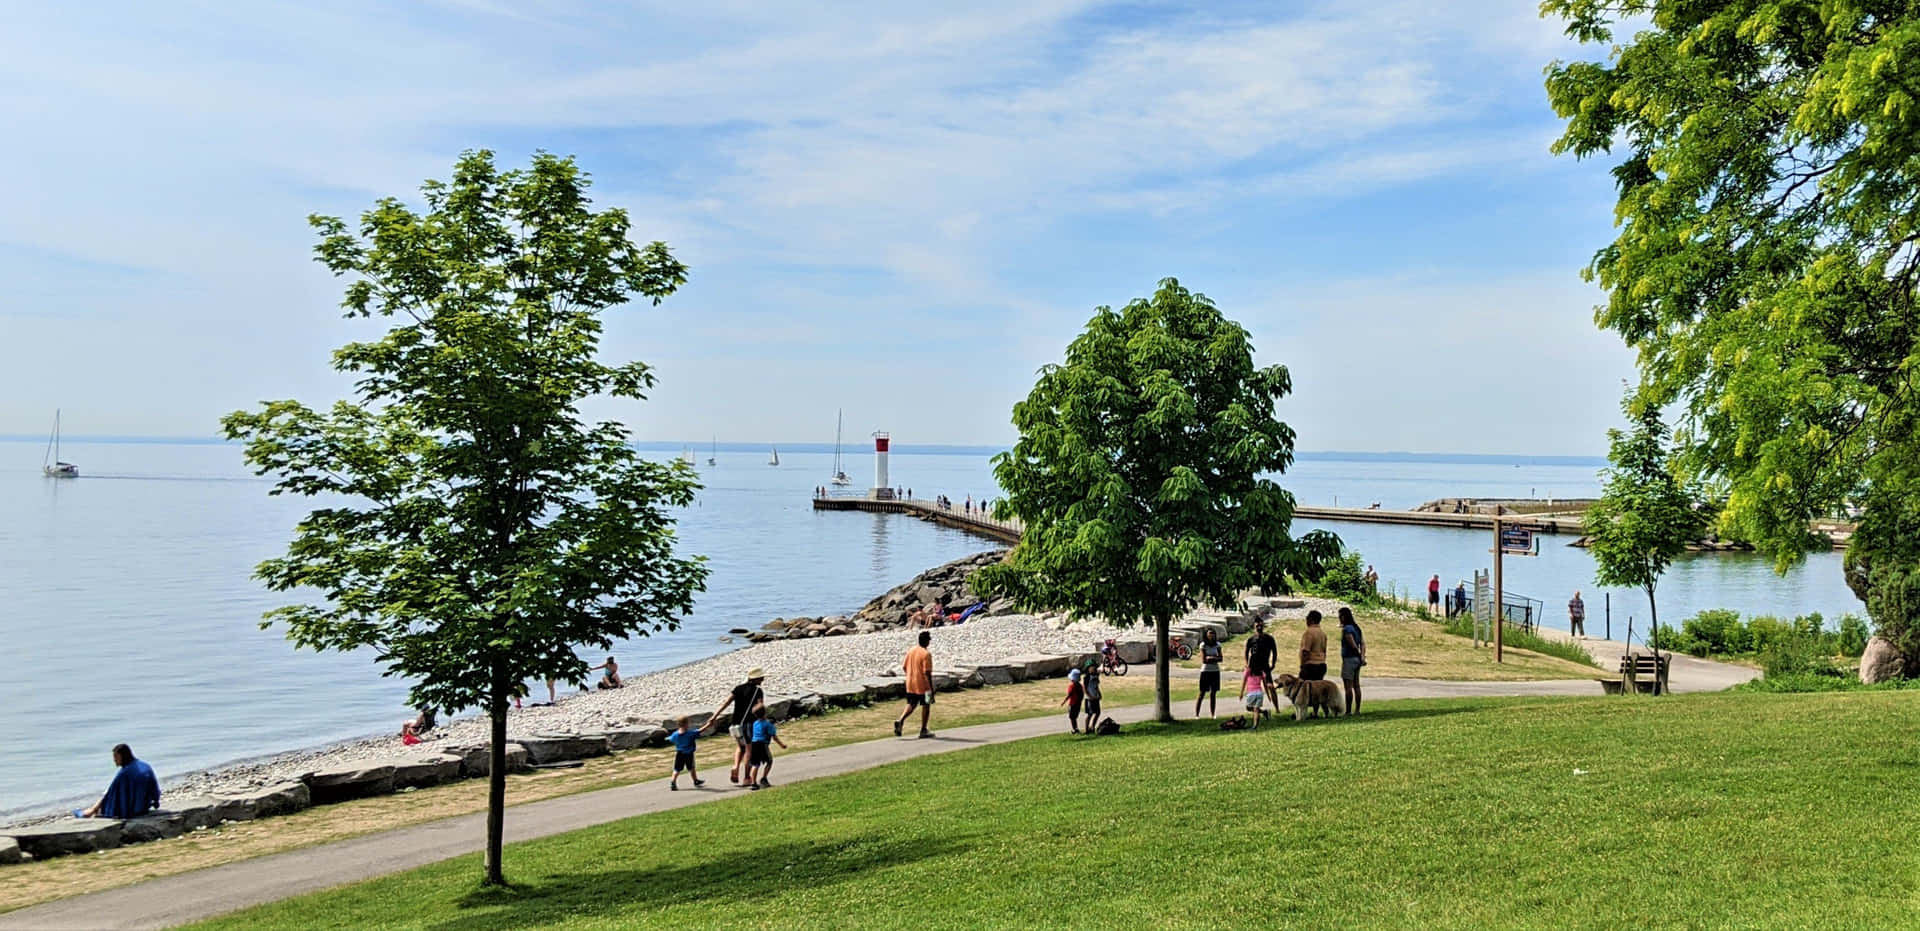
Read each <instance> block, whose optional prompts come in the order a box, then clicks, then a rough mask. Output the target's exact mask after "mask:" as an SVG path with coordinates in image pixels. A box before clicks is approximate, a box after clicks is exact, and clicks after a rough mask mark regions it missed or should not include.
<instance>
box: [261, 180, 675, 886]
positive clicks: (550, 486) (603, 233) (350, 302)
mask: <svg viewBox="0 0 1920 931" xmlns="http://www.w3.org/2000/svg"><path fill="white" fill-rule="evenodd" d="M587 187H588V179H587V176H586V175H585V174H584V173H583V172H581V171H580V169H579V168H577V167H576V166H575V165H574V163H573V160H572V159H570V158H558V157H555V156H552V155H548V154H545V153H541V154H539V155H537V156H535V158H534V159H533V163H532V165H531V166H529V167H528V168H525V169H521V170H514V171H507V172H501V171H499V170H498V169H496V167H495V165H494V160H493V157H492V154H491V153H488V152H485V151H480V152H470V153H467V154H465V155H463V156H462V157H461V159H460V161H459V163H458V164H457V165H456V166H455V168H454V173H453V179H452V181H450V182H445V183H443V182H439V181H429V182H427V183H426V184H425V185H424V187H423V188H422V194H423V199H424V201H425V205H426V210H425V212H416V211H415V210H413V209H411V208H409V207H407V206H406V205H404V204H402V203H401V202H400V201H398V200H393V199H384V200H380V201H378V202H376V203H375V205H374V206H373V208H372V209H370V210H368V211H366V212H365V213H364V214H362V215H361V217H360V222H359V223H358V224H357V225H356V226H353V227H349V226H348V224H347V223H346V222H345V221H343V220H340V219H338V218H334V217H321V216H316V217H313V218H312V220H311V222H312V224H313V226H314V228H315V229H316V230H317V231H318V233H319V236H320V242H319V245H318V246H317V247H316V248H315V253H316V255H317V256H318V258H319V261H320V262H321V263H322V264H324V265H326V267H327V268H329V269H331V270H332V271H333V272H334V273H335V274H336V275H340V276H343V277H346V278H348V279H350V282H349V284H348V285H347V288H346V299H345V302H344V306H345V307H346V310H347V317H349V318H354V319H366V318H373V317H380V318H392V319H394V320H395V324H394V325H393V326H392V328H391V329H388V330H387V331H386V332H385V333H384V334H383V335H381V336H380V337H379V338H377V339H374V340H372V341H370V342H354V343H348V344H347V345H346V346H344V347H342V348H340V349H339V350H338V351H336V352H335V354H334V367H335V368H336V369H338V370H340V371H343V372H347V373H351V374H352V375H353V376H354V379H355V381H354V395H355V398H354V400H353V401H352V402H341V403H338V404H336V405H334V406H333V407H332V409H331V410H327V411H318V410H313V409H310V408H308V407H307V406H305V405H303V404H301V403H299V402H297V401H274V402H269V403H267V404H265V405H264V406H263V407H261V408H260V409H259V410H257V411H251V412H249V411H241V412H237V413H233V414H230V415H228V416H227V417H226V418H225V420H224V421H223V425H224V427H225V429H226V433H227V436H228V437H230V438H233V439H243V440H245V441H246V442H247V447H246V456H247V460H248V461H249V462H250V463H251V464H252V465H253V466H254V467H255V468H256V469H257V470H258V471H259V472H260V473H261V474H269V475H273V476H276V477H277V483H276V484H275V486H274V489H273V492H272V493H273V494H276V495H277V494H283V493H290V494H298V495H306V496H313V497H317V498H320V499H321V502H320V503H319V506H318V507H316V509H315V510H314V511H313V512H312V513H311V514H309V515H308V516H307V518H306V519H305V520H303V521H301V522H300V524H299V526H298V527H297V528H296V531H295V536H294V539H293V542H292V543H291V545H290V546H289V547H288V549H287V553H286V555H285V556H282V557H280V558H277V559H270V560H268V561H266V562H264V563H261V564H260V567H259V570H258V575H259V577H260V578H261V579H262V580H264V581H265V582H266V584H267V586H268V587H270V588H272V589H274V590H276V591H285V592H298V593H301V594H303V595H308V596H311V597H310V599H309V600H307V601H306V602H304V603H299V604H291V605H287V606H285V607H281V608H276V609H274V610H273V611H271V612H269V613H268V614H267V619H268V620H267V621H266V622H265V623H263V624H262V626H263V627H265V626H268V625H270V624H272V623H274V622H276V621H277V622H279V623H282V624H284V625H285V627H286V632H287V637H288V639H290V640H292V641H293V642H294V643H295V644H298V645H299V646H302V647H307V648H311V649H315V650H352V649H356V648H361V647H367V648H371V649H372V650H373V652H374V655H375V656H376V657H377V658H378V660H379V662H380V664H381V666H382V669H383V674H384V675H392V676H401V677H404V678H406V679H408V680H411V681H413V682H414V683H415V684H414V685H413V686H412V694H411V697H412V699H413V701H414V702H415V703H417V704H419V705H422V706H432V707H441V708H447V709H459V708H468V707H474V706H478V707H480V708H482V709H483V710H484V711H485V712H486V713H487V714H488V715H489V716H490V717H491V719H492V722H491V723H492V753H491V759H492V767H491V775H490V781H491V784H490V786H489V791H488V817H487V856H486V881H487V882H488V883H491V884H498V883H501V882H503V881H504V876H503V873H502V870H501V864H500V844H501V835H502V829H503V824H504V817H505V815H504V811H505V800H506V735H507V705H508V701H509V699H510V698H511V697H512V696H513V694H514V692H515V691H516V690H517V689H518V688H519V687H520V684H521V683H522V682H524V681H526V680H528V679H540V678H548V677H551V678H559V679H567V680H577V679H581V678H583V677H584V676H585V673H586V668H585V664H584V663H583V662H582V661H581V660H580V659H579V658H578V657H577V656H575V654H574V647H575V646H577V645H584V646H591V647H595V648H598V649H602V650H604V649H606V648H608V647H609V646H610V645H611V643H612V641H614V640H616V639H619V638H625V637H629V636H634V635H641V634H646V633H648V632H652V631H657V630H661V629H670V628H672V627H674V626H676V625H677V624H678V618H679V616H680V615H681V614H683V613H684V612H686V611H687V610H688V609H689V608H690V607H691V604H692V598H693V594H694V592H696V591H698V590H699V589H701V588H702V587H703V586H704V582H705V578H706V568H705V566H704V565H703V561H702V560H700V559H698V558H686V557H681V556H678V555H676V554H675V552H674V546H673V544H674V534H673V517H672V513H671V509H672V508H674V507H678V506H684V505H686V504H688V503H690V501H691V500H692V497H693V494H694V492H695V490H696V488H697V485H696V484H695V482H694V479H693V476H692V472H691V470H690V469H689V468H687V467H685V466H682V465H679V464H677V463H676V464H672V465H661V464H654V463H650V462H646V461H644V460H642V459H640V458H639V456H638V455H637V454H636V453H635V452H634V450H633V448H632V447H631V446H630V445H629V444H628V442H627V431H626V429H625V428H624V427H623V426H621V425H620V424H618V423H588V422H585V421H584V420H583V419H582V418H581V416H580V411H579V405H580V403H581V402H582V401H583V400H585V399H587V398H589V397H594V396H612V397H620V398H631V399H636V400H638V399H641V398H643V396H644V395H643V392H644V391H645V390H646V389H647V388H649V387H650V386H652V384H653V381H654V378H653V375H652V373H651V372H649V370H648V369H647V367H646V366H645V365H643V364H641V363H639V362H628V363H625V364H622V365H606V364H603V363H601V362H600V361H598V359H597V350H598V347H599V343H600V336H601V315H602V314H603V313H604V312H606V311H607V310H608V309H610V308H613V307H616V306H618V305H620V304H623V303H625V302H626V301H627V300H628V299H629V297H631V296H632V295H635V294H639V295H643V296H645V297H648V298H651V299H652V300H653V301H654V302H655V303H658V302H659V301H660V299H661V298H663V297H665V296H666V295H668V294H671V293H672V292H673V291H674V289H675V288H676V287H677V286H678V285H680V284H681V283H682V282H683V281H684V280H685V276H686V268H685V267H684V266H683V265H681V263H680V262H678V261H677V260H675V259H674V258H673V256H672V255H671V254H670V253H669V252H668V250H667V247H666V246H665V245H664V244H662V243H658V242H655V243H652V244H651V245H647V246H637V245H635V244H634V243H633V242H631V241H630V240H629V239H628V222H627V216H626V214H625V213H624V212H623V211H621V210H617V209H612V210H603V211H599V212H595V211H593V210H592V209H590V205H589V202H588V200H587V196H586V194H587Z"/></svg>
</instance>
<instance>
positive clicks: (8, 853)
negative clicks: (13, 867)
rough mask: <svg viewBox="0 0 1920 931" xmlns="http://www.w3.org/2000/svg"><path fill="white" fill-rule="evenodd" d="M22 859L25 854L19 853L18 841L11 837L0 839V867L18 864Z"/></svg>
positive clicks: (24, 857)
mask: <svg viewBox="0 0 1920 931" xmlns="http://www.w3.org/2000/svg"><path fill="white" fill-rule="evenodd" d="M24 859H26V854H23V853H21V852H20V842H19V841H17V840H14V839H13V838H11V837H0V866H5V865H7V864H9V863H19V862H20V861H21V860H24Z"/></svg>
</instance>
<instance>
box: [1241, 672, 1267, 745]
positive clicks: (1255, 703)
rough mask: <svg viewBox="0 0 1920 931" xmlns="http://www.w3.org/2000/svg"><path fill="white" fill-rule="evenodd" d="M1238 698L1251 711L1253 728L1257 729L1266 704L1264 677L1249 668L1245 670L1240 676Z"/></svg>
mask: <svg viewBox="0 0 1920 931" xmlns="http://www.w3.org/2000/svg"><path fill="white" fill-rule="evenodd" d="M1240 700H1241V702H1242V703H1244V704H1245V705H1246V706H1247V710H1248V711H1251V712H1253V730H1256V731H1257V730H1259V729H1260V718H1261V716H1262V715H1265V714H1266V711H1265V710H1264V709H1265V708H1266V704H1267V693H1266V683H1265V677H1263V676H1261V675H1260V674H1259V673H1257V672H1254V671H1253V670H1251V669H1249V670H1247V673H1246V675H1244V676H1242V677H1240Z"/></svg>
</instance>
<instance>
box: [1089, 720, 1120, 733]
mask: <svg viewBox="0 0 1920 931" xmlns="http://www.w3.org/2000/svg"><path fill="white" fill-rule="evenodd" d="M1093 732H1094V733H1095V734H1098V735H1100V736H1101V737H1112V736H1113V735H1115V734H1118V733H1120V722H1119V721H1115V720H1114V719H1112V718H1101V719H1100V724H1099V726H1098V727H1095V728H1094V729H1093Z"/></svg>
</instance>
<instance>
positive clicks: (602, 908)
mask: <svg viewBox="0 0 1920 931" xmlns="http://www.w3.org/2000/svg"><path fill="white" fill-rule="evenodd" d="M1368 710H1369V713H1368V714H1367V715H1364V716H1362V717H1360V718H1357V719H1352V720H1332V721H1318V722H1307V723H1305V724H1294V723H1292V722H1287V723H1286V724H1283V725H1280V726H1276V727H1271V728H1265V729H1262V730H1261V731H1259V732H1257V733H1223V732H1220V731H1218V730H1215V729H1207V728H1204V727H1201V726H1197V725H1183V726H1178V727H1174V728H1170V729H1160V728H1149V727H1134V728H1129V729H1128V732H1127V733H1126V734H1123V735H1121V736H1120V737H1117V738H1107V739H1094V740H1087V739H1071V738H1068V737H1064V736H1062V737H1050V738H1042V739H1038V740H1031V741H1025V742H1021V743H1015V744H1006V745H1000V746H990V747H982V748H979V749H975V750H969V751H965V752H962V753H957V754H949V755H945V756H941V757H935V758H928V759H922V760H915V761H911V762H907V763H902V764H897V765H893V766H888V767H883V768H881V769H876V770H871V771H867V772H862V773H855V774H852V775H849V776H845V777H841V778H837V779H831V780H823V781H819V782H815V783H810V784H797V785H793V786H781V787H779V788H778V789H776V790H775V791H772V792H763V793H758V794H754V795H743V796H741V797H737V798H733V799H729V800H726V801H722V802H717V803H713V804H707V805H700V806H696V807H693V808H688V809H683V810H679V811H675V812H670V813H665V814H659V815H652V816H647V817H644V818H637V819H632V820H629V821H625V822H621V823H618V824H612V825H607V826H604V827H600V828H595V829H590V830H586V831H581V832H578V833H575V834H570V835H565V836H561V837H555V838H549V839H546V840H541V841H533V842H529V843H525V844H520V845H516V846H514V847H511V848H509V849H508V852H507V870H508V873H509V875H510V876H511V877H512V878H514V879H515V880H516V881H518V882H519V883H520V884H521V885H520V886H519V887H517V888H515V889H512V890H507V891H493V892H481V891H476V886H475V880H476V879H477V877H478V875H479V863H478V859H477V857H466V858H462V859H459V860H454V861H450V862H447V863H443V864H437V865H434V866H430V867H427V868H425V869H421V870H417V871H414V872H411V873H406V874H402V875H399V876H395V877H391V878H388V879H384V880H377V881H373V882H369V883H364V884H361V885H357V886H350V887H346V888H343V889H338V890H334V891H331V892H326V893H321V894H318V895H314V896H309V897H306V898H302V899H296V900H292V901H289V902H284V903H280V904H277V905H273V906H268V907H264V908H260V909H254V910H251V911H248V912H243V913H240V914H237V915H234V916H231V917H230V918H228V919H226V920H225V921H223V922H219V923H217V924H216V925H215V926H226V927H234V928H288V929H293V928H301V929H304V928H315V927H356V928H358V927H368V928H376V927H377V928H432V929H441V931H455V929H476V931H477V929H491V928H515V927H529V926H538V927H542V928H614V927H622V928H624V927H662V928H674V929H684V928H707V927H768V928H794V927H872V928H889V929H897V928H902V927H906V928H958V927H1021V928H1025V927H1035V926H1047V927H1060V926H1081V927H1095V926H1119V925H1122V924H1124V925H1128V926H1157V927H1193V928H1210V929H1211V928H1232V927H1254V926H1260V927H1286V926H1290V925H1298V924H1299V923H1301V922H1307V923H1309V926H1312V927H1420V928H1429V927H1459V928H1476V927H1485V926H1494V927H1626V926H1638V925H1651V926H1656V927H1760V926H1765V927H1791V928H1806V927H1815V926H1830V927H1915V926H1920V886H1917V884H1916V880H1917V879H1920V848H1916V845H1914V844H1913V843H1912V842H1911V841H1910V838H1909V830H1908V827H1907V823H1906V817H1905V815H1904V812H1905V810H1906V807H1907V805H1908V804H1909V800H1910V799H1911V798H1912V797H1913V793H1914V790H1915V785H1916V781H1917V780H1920V757H1917V756H1916V751H1915V749H1914V745H1913V743H1912V741H1911V740H1909V739H1907V738H1906V737H1905V736H1904V735H1907V734H1908V733H1909V732H1910V730H1911V722H1912V720H1913V718H1914V716H1915V713H1916V712H1920V694H1916V693H1913V692H1875V693H1852V694H1825V695H1769V694H1750V693H1749V694H1716V695H1698V696H1670V697H1665V698H1659V699H1653V698H1631V697H1629V698H1611V699H1603V698H1595V699H1559V700H1544V699H1493V700H1466V701H1444V702H1442V701H1418V702H1396V703H1388V702H1382V703H1380V704H1377V705H1374V704H1370V705H1368ZM1577 772H1578V774H1577Z"/></svg>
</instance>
